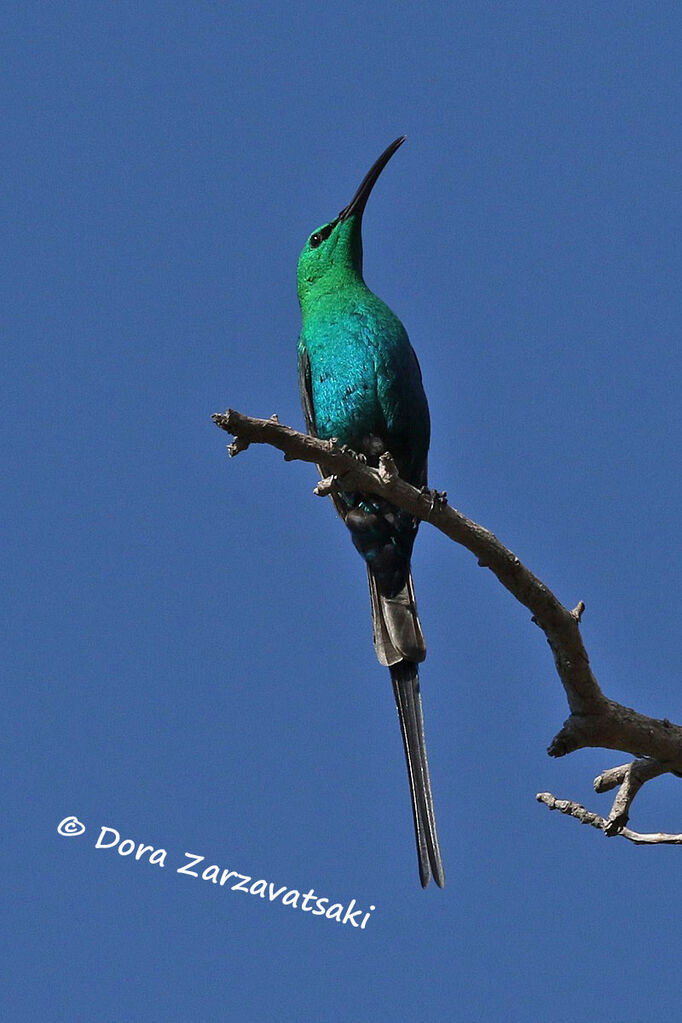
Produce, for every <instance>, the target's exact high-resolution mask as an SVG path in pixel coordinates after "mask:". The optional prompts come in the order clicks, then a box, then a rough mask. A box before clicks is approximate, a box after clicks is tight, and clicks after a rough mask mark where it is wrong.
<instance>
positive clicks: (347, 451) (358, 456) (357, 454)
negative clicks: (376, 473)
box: [337, 444, 367, 465]
mask: <svg viewBox="0 0 682 1023" xmlns="http://www.w3.org/2000/svg"><path fill="white" fill-rule="evenodd" d="M337 448H338V450H339V451H340V452H341V454H342V455H348V457H349V458H354V459H355V461H356V462H361V463H362V464H363V465H367V455H363V454H362V452H361V451H354V450H353V448H351V447H349V446H348V444H337Z"/></svg>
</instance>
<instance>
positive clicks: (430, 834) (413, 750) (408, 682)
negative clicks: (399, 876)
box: [390, 660, 445, 888]
mask: <svg viewBox="0 0 682 1023" xmlns="http://www.w3.org/2000/svg"><path fill="white" fill-rule="evenodd" d="M390 672H391V681H392V682H393V692H394V693H395V702H396V706H397V708H398V717H399V718H400V730H401V732H402V736H403V744H404V746H405V759H406V761H407V773H408V775H409V779H410V794H411V796H412V814H413V817H414V831H415V836H416V839H417V855H418V857H419V876H420V878H421V883H422V888H426V886H427V884H428V883H429V881H430V880H431V875H432V874H433V878H434V880H435V882H436V884H437V885H438V886H439V887H440V888H442V887H443V886H444V885H445V874H444V872H443V861H442V859H441V854H440V847H439V845H438V833H437V831H436V818H435V814H434V810H433V796H432V795H431V779H430V777H429V764H428V760H427V757H426V739H425V736H424V718H423V715H422V702H421V696H420V693H419V671H418V669H417V665H416V664H415V663H414V661H407V660H403V661H398V662H397V663H396V664H392V665H391V666H390Z"/></svg>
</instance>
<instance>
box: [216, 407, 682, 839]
mask: <svg viewBox="0 0 682 1023" xmlns="http://www.w3.org/2000/svg"><path fill="white" fill-rule="evenodd" d="M212 418H213V421H214V422H215V424H216V425H217V426H219V427H220V429H222V430H225V431H227V432H228V433H230V434H231V435H232V436H233V437H234V438H235V441H234V442H233V443H232V444H230V445H229V447H228V450H229V453H230V456H234V455H236V454H238V453H239V452H240V451H243V450H244V449H245V448H246V447H248V445H249V444H269V445H271V446H273V447H275V448H278V449H279V450H280V451H282V452H283V454H284V458H285V460H287V461H292V460H300V461H304V462H312V463H314V464H316V465H317V466H318V467H319V469H320V472H321V473H322V474H323V477H324V478H323V479H322V480H321V481H320V482H319V483H318V485H317V487H316V488H315V493H317V494H318V495H320V496H325V495H327V494H329V493H331V492H333V490H334V488H335V487H337V486H340V485H342V486H343V488H344V489H347V490H359V491H362V492H364V493H369V494H376V495H378V496H380V497H383V498H385V499H386V500H388V501H390V502H391V503H392V504H394V505H396V506H397V507H399V508H401V509H403V510H404V511H406V512H409V513H410V514H411V515H413V516H414V517H415V518H417V519H422V520H424V521H425V522H429V523H431V525H433V526H435V527H436V529H439V530H440V531H441V532H442V533H444V534H445V536H447V537H449V538H450V539H451V540H454V541H455V543H458V544H461V545H462V546H463V547H466V548H467V550H469V551H471V553H472V554H473V555H474V556H475V557H476V558H477V560H478V564H479V565H480V566H481V567H483V568H487V569H489V570H490V571H491V572H492V573H493V575H495V576H496V577H497V579H498V580H499V582H500V583H502V585H503V586H504V587H505V589H507V590H509V592H510V593H511V594H512V595H513V596H514V597H516V599H517V600H518V601H520V603H521V604H523V605H524V606H525V607H527V608H528V609H529V611H530V612H531V613H532V621H533V622H535V624H536V625H538V626H539V627H540V628H541V629H542V631H543V632H544V634H545V636H546V638H547V642H548V643H549V646H550V648H551V650H552V654H553V656H554V663H555V666H556V670H557V673H558V675H559V678H560V680H561V682H562V685H563V687H564V691H565V693H566V699H567V701H568V707H569V711H570V714H569V717H568V718H567V720H566V721H565V722H564V724H563V726H562V728H561V730H560V731H559V732H558V734H557V735H556V736H555V737H554V739H553V740H552V742H551V743H550V745H549V748H548V753H549V755H550V756H553V757H562V756H565V755H566V754H567V753H572V752H574V751H575V750H578V749H582V748H585V747H591V746H595V747H604V748H606V749H614V750H623V751H625V752H627V753H630V754H632V755H633V756H635V757H637V758H638V759H637V760H635V761H634V763H632V764H626V765H624V766H623V767H619V768H613V769H611V771H607V772H604V774H602V775H600V778H599V779H597V781H600V786H597V785H596V783H595V787H596V788H597V791H599V792H603V791H607V789H608V788H613V787H615V785H616V784H618V785H620V786H621V789H620V791H619V794H618V796H617V797H616V800H615V802H614V806H613V808H612V811H611V814H610V815H609V818H608V819H607V820H605V819H604V818H602V817H598V815H594V814H593V815H591V816H592V817H593V818H594V820H589V822H588V823H591V824H595V821H597V820H598V821H601V822H603V823H601V824H595V826H597V827H602V828H603V830H605V831H606V833H607V834H623V835H624V837H626V838H630V840H631V841H641V842H645V843H647V844H651V843H652V841H653V837H652V836H650V835H649V836H647V835H643V836H638V837H637V838H633V837H632V835H635V834H636V833H635V832H632V833H630V834H625V832H626V831H628V829H627V828H625V823H626V822H627V815H628V810H629V807H630V804H631V803H632V800H633V799H634V797H635V795H636V793H637V792H638V791H639V789H640V787H641V786H642V784H644V782H645V781H648V780H649V779H650V778H653V777H656V776H657V775H659V774H664V773H666V772H669V771H674V772H675V773H677V772H682V727H680V726H679V725H675V724H672V723H671V722H670V721H668V720H667V719H663V720H659V719H657V718H651V717H647V716H646V715H644V714H640V713H639V712H637V711H635V710H632V709H631V708H630V707H625V706H623V705H622V704H619V703H616V702H615V701H613V700H610V699H608V698H607V697H606V696H605V695H604V694H603V692H602V691H601V689H600V687H599V684H598V682H597V680H596V678H595V676H594V674H593V672H592V669H591V667H590V662H589V658H588V656H587V651H586V650H585V646H584V644H583V640H582V637H581V635H580V620H581V617H582V614H583V612H584V610H585V605H584V603H583V602H582V601H580V602H579V603H578V605H577V607H575V608H574V609H573V610H572V611H569V610H568V609H567V608H566V607H564V605H563V604H562V603H561V602H560V601H559V600H558V598H557V597H556V596H555V595H554V594H553V593H552V591H551V590H550V589H549V587H548V586H546V585H545V584H544V583H543V582H542V581H541V580H540V579H538V578H537V576H535V575H533V573H532V572H531V571H530V569H528V568H527V567H526V566H525V565H524V564H522V562H521V561H520V560H519V558H518V557H517V556H516V555H515V554H514V553H513V552H512V551H510V550H509V549H508V548H507V547H505V546H504V544H503V543H501V541H500V540H498V538H497V537H496V536H495V535H494V533H491V532H490V530H488V529H485V527H484V526H480V525H478V523H476V522H473V521H472V520H471V519H468V518H467V517H466V516H465V515H463V514H462V513H461V512H459V511H457V510H456V509H455V508H452V507H451V506H450V505H448V504H447V503H446V501H445V500H444V496H445V495H443V494H437V493H436V492H435V491H420V490H417V489H416V488H415V487H412V486H410V484H409V483H406V482H405V480H403V479H401V478H400V477H399V476H398V474H397V470H396V467H395V463H394V462H393V459H392V458H391V456H390V454H388V453H386V454H384V455H382V456H381V459H380V462H379V468H378V469H375V468H373V467H372V466H369V465H366V464H364V463H363V462H362V461H360V460H359V459H358V458H357V456H355V455H354V453H353V452H349V451H348V449H346V448H343V447H341V446H339V445H338V444H337V443H336V441H334V440H331V441H324V440H319V439H318V438H316V437H310V436H308V435H306V434H302V433H299V432H298V431H296V430H292V429H291V428H290V427H288V426H282V425H281V424H280V423H279V421H278V420H277V417H276V416H273V417H272V418H270V419H253V418H251V417H250V416H245V415H242V414H241V413H240V412H235V411H234V410H233V409H228V411H227V412H225V413H216V414H215V415H214V416H213V417H212ZM641 758H647V759H641ZM652 762H655V763H652ZM616 779H617V780H616ZM541 795H543V796H544V795H547V796H548V798H551V799H552V800H554V797H553V796H551V797H550V796H549V794H547V793H545V794H541ZM540 798H541V797H540V796H538V799H540ZM543 801H544V802H546V803H547V805H549V803H548V802H547V800H546V799H543ZM554 802H555V804H556V807H557V808H559V809H561V807H560V806H559V805H558V803H557V802H556V800H554ZM559 802H565V801H559ZM567 805H570V806H572V807H578V804H567ZM551 808H554V806H552V807H551ZM579 809H580V811H581V813H582V814H583V815H584V814H588V815H589V811H587V810H585V809H584V808H583V807H579ZM562 812H564V813H570V814H571V815H572V816H577V817H578V819H583V817H581V816H580V815H579V814H578V813H577V812H575V813H574V812H573V810H567V809H563V810H562ZM585 819H586V818H585ZM658 840H660V841H666V842H670V841H677V836H670V835H668V836H663V837H662V838H660V839H658Z"/></svg>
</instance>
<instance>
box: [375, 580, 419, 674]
mask: <svg viewBox="0 0 682 1023" xmlns="http://www.w3.org/2000/svg"><path fill="white" fill-rule="evenodd" d="M367 579H368V581H369V596H370V601H371V604H372V625H373V627H374V649H375V650H376V655H377V657H378V659H379V663H380V664H384V665H386V667H390V666H391V665H392V664H397V663H398V661H402V660H408V661H423V660H424V658H425V657H426V643H425V642H424V634H423V632H422V627H421V623H420V621H419V615H418V614H417V602H416V600H415V597H414V586H413V583H412V574H411V573H408V575H407V579H406V581H405V585H404V586H403V587H402V589H401V590H399V591H398V592H397V593H396V594H395V595H394V596H391V597H387V596H386V595H385V594H383V593H381V592H380V590H379V586H378V583H377V579H376V576H375V574H374V572H373V571H372V568H371V566H370V565H368V566H367Z"/></svg>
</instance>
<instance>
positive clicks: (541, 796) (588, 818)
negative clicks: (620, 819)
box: [535, 792, 682, 845]
mask: <svg viewBox="0 0 682 1023" xmlns="http://www.w3.org/2000/svg"><path fill="white" fill-rule="evenodd" d="M535 798H536V799H537V800H538V802H539V803H544V804H545V806H547V807H549V809H550V810H558V811H559V813H565V814H567V815H568V816H569V817H575V819H576V820H578V821H580V823H581V824H591V825H592V827H593V828H597V829H598V830H599V831H603V832H604V833H605V834H606V835H607V836H608V837H612V836H614V835H619V836H620V837H621V838H627V839H628V841H630V842H634V843H635V845H682V835H666V834H663V833H662V832H654V833H653V834H648V835H642V834H640V833H639V832H638V831H631V830H630V828H619V829H618V830H617V831H612V832H610V831H608V830H607V824H608V821H606V820H605V819H604V818H603V817H600V816H599V814H598V813H592V811H591V810H586V809H585V807H584V806H581V805H580V803H574V802H573V800H571V799H557V798H556V796H553V795H552V793H551V792H538V794H537V796H536V797H535Z"/></svg>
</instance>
